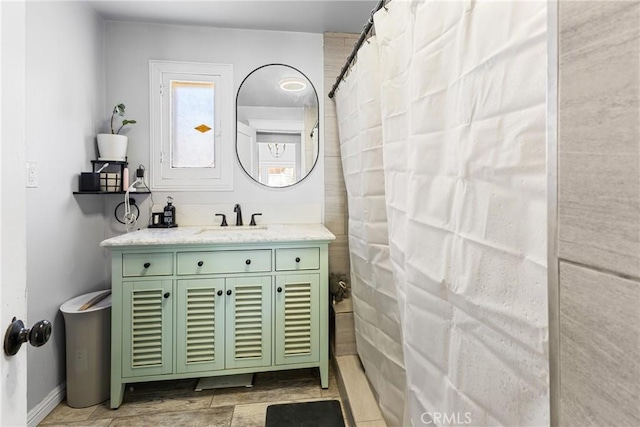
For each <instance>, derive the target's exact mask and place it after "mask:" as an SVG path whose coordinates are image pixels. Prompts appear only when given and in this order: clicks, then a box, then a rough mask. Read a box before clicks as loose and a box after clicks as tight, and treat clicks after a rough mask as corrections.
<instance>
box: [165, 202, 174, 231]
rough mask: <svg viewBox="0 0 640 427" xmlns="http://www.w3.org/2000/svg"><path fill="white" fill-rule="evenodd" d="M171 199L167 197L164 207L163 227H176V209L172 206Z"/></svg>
mask: <svg viewBox="0 0 640 427" xmlns="http://www.w3.org/2000/svg"><path fill="white" fill-rule="evenodd" d="M172 203H173V198H172V197H171V196H169V197H167V206H165V207H164V225H165V227H176V226H177V224H176V207H175V206H173V204H172Z"/></svg>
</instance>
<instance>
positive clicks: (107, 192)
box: [73, 190, 151, 196]
mask: <svg viewBox="0 0 640 427" xmlns="http://www.w3.org/2000/svg"><path fill="white" fill-rule="evenodd" d="M126 193H127V192H126V191H74V192H73V194H126ZM136 194H151V191H147V190H145V191H129V195H130V196H134V195H136Z"/></svg>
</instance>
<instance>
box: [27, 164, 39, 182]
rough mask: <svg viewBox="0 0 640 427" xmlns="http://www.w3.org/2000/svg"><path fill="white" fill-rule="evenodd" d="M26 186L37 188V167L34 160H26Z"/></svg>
mask: <svg viewBox="0 0 640 427" xmlns="http://www.w3.org/2000/svg"><path fill="white" fill-rule="evenodd" d="M27 188H38V169H37V168H36V162H27Z"/></svg>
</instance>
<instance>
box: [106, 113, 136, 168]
mask: <svg viewBox="0 0 640 427" xmlns="http://www.w3.org/2000/svg"><path fill="white" fill-rule="evenodd" d="M124 110H125V106H124V104H118V105H116V106H115V107H113V111H112V112H111V122H110V128H111V133H100V134H98V152H99V153H100V160H120V161H125V160H126V158H127V144H128V142H129V140H128V138H127V136H126V135H120V131H121V130H122V128H124V127H125V126H126V125H131V124H134V123H136V121H135V120H127V119H124V118H123V119H122V123H121V124H120V126H119V127H118V123H117V122H116V128H117V130H116V129H115V128H114V126H113V125H114V119H116V116H119V117H124ZM118 120H119V119H118Z"/></svg>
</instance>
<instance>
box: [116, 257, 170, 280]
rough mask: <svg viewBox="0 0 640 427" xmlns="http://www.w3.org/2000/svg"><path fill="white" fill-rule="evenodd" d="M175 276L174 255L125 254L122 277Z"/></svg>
mask: <svg viewBox="0 0 640 427" xmlns="http://www.w3.org/2000/svg"><path fill="white" fill-rule="evenodd" d="M172 274H173V254H124V255H122V276H123V277H137V276H170V275H172Z"/></svg>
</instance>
